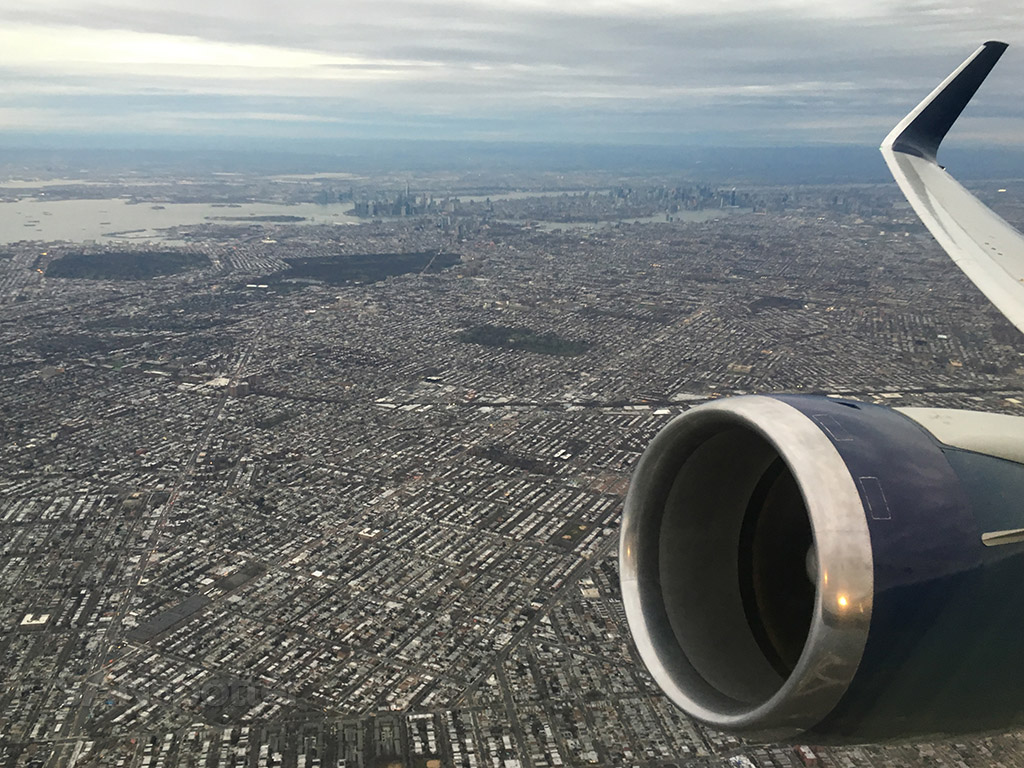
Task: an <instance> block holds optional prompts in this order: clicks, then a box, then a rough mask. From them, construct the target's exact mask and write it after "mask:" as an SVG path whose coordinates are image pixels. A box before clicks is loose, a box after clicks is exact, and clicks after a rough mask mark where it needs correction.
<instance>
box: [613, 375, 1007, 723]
mask: <svg viewBox="0 0 1024 768" xmlns="http://www.w3.org/2000/svg"><path fill="white" fill-rule="evenodd" d="M619 559H620V563H619V565H620V577H621V584H622V593H623V601H624V604H625V609H626V616H627V619H628V622H629V627H630V630H631V632H632V634H633V638H634V640H635V643H636V647H637V649H638V651H639V653H640V656H641V658H642V660H643V662H644V664H645V665H646V667H647V669H648V670H649V671H650V673H651V675H652V676H653V677H654V680H655V681H656V682H657V683H658V685H659V686H660V687H661V688H662V689H663V690H664V691H665V693H666V694H667V695H668V696H669V698H670V699H671V700H672V701H673V702H674V703H675V704H676V705H678V706H679V707H680V708H682V709H683V710H685V711H686V712H687V713H689V714H690V715H692V716H693V717H695V718H697V719H699V720H701V721H703V722H705V723H707V724H709V725H711V726H713V727H715V728H719V729H722V730H730V731H736V732H740V733H742V734H746V735H749V736H752V737H754V738H759V739H765V740H777V739H787V738H794V737H796V736H797V735H799V734H804V733H805V732H807V731H810V732H811V734H813V735H816V736H817V737H818V738H819V739H820V740H822V741H829V740H832V741H844V740H867V739H871V740H875V739H885V738H903V737H910V736H917V735H922V736H923V735H929V734H936V733H941V732H963V731H975V730H985V729H992V728H999V727H1005V726H1007V725H1010V724H1012V723H1014V722H1020V721H1021V720H1022V719H1024V718H1022V714H1024V654H1022V651H1024V418H1019V417H1014V416H1003V415H998V414H990V413H975V412H970V411H954V410H946V409H928V408H911V409H890V408H885V407H882V406H876V405H870V404H867V403H862V402H855V401H852V400H846V399H837V398H831V397H819V396H801V395H777V396H760V395H759V396H744V397H736V398H727V399H723V400H717V401H712V402H709V403H706V404H704V405H701V406H698V407H696V408H693V409H691V410H689V411H687V412H686V413H684V414H682V415H681V416H679V417H677V418H676V419H674V420H673V421H671V422H670V423H669V424H668V425H667V426H665V427H664V429H662V431H661V432H660V433H659V434H658V435H657V436H656V437H655V438H654V440H653V441H652V442H651V444H650V446H649V447H648V448H647V450H646V451H645V453H644V454H643V456H642V457H641V459H640V461H639V463H638V465H637V467H636V469H635V472H634V475H633V479H632V484H631V487H630V490H629V493H628V495H627V498H626V505H625V511H624V514H623V520H622V531H621V539H620V552H619ZM804 738H807V736H804Z"/></svg>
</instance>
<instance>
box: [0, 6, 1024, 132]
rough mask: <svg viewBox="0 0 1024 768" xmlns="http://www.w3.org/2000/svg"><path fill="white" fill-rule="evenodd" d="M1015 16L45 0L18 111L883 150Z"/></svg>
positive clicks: (10, 98) (874, 10)
mask: <svg viewBox="0 0 1024 768" xmlns="http://www.w3.org/2000/svg"><path fill="white" fill-rule="evenodd" d="M1016 13H1017V8H1016V7H1015V6H1014V5H1013V4H1011V3H1008V2H1001V1H1000V0H979V2H975V3H973V4H971V5H970V6H965V5H963V4H962V3H958V2H953V1H952V0H949V1H947V0H888V1H887V2H882V1H881V0H878V1H875V0H854V1H852V2H844V3H822V2H820V0H816V1H815V2H810V1H809V0H759V1H758V2H754V1H753V0H716V2H707V1H705V0H700V1H699V2H698V1H695V0H685V1H684V0H628V1H627V0H564V1H563V2H559V3H557V4H554V3H550V2H547V0H543V1H541V0H501V1H500V2H499V1H498V0H475V1H470V0H433V1H431V2H423V1H422V0H393V2H388V3H384V4H364V5H361V6H359V7H358V8H353V7H352V6H351V5H346V4H341V3H337V2H325V1H323V0H293V1H292V2H290V3H289V4H288V6H287V10H282V7H281V5H280V3H278V2H277V1H276V0H274V1H273V2H271V1H270V0H248V1H247V2H243V1H242V0H224V1H223V2H217V3H210V2H208V1H206V0H204V1H203V2H199V0H179V1H178V2H176V3H175V4H174V6H173V7H172V6H167V7H164V8H155V7H154V6H153V5H152V4H151V3H149V2H148V0H146V1H145V2H143V0H107V2H105V3H97V2H94V1H91V0H90V1H88V2H87V1H86V0H40V1H39V2H35V3H32V4H19V5H18V6H17V7H12V8H8V9H0V69H2V71H3V74H4V78H3V80H2V81H0V105H3V106H5V107H7V108H18V107H22V108H25V109H28V108H32V109H41V108H45V109H47V110H50V111H51V112H53V113H61V114H64V115H71V114H74V115H75V117H76V119H78V120H80V121H83V125H84V124H87V123H89V122H90V121H92V122H93V123H94V124H95V125H100V124H106V123H107V122H108V121H109V118H111V117H112V116H116V115H118V114H122V115H124V114H129V113H130V114H132V115H133V119H134V120H137V121H139V122H138V123H137V124H138V127H139V129H140V130H145V129H146V128H147V126H146V124H145V123H146V120H147V119H148V118H147V116H146V114H144V113H138V112H136V111H134V108H133V107H132V106H131V103H132V102H133V101H137V100H138V98H139V97H142V96H144V97H146V99H147V100H148V101H147V103H149V104H151V105H152V114H153V115H155V114H157V113H159V114H160V115H161V117H160V125H161V126H163V127H164V128H166V127H167V126H168V125H171V126H172V128H173V123H174V118H173V115H174V113H175V110H181V112H180V114H181V115H182V117H181V120H180V124H181V128H182V130H194V127H195V126H194V121H189V120H188V119H186V117H185V115H186V114H204V115H210V116H211V117H210V118H209V119H208V120H205V121H204V124H205V125H208V126H209V128H210V130H220V131H227V130H230V129H231V128H232V126H234V127H235V128H237V126H238V125H239V124H240V123H241V122H249V123H252V125H253V127H254V129H258V128H259V126H265V125H266V124H267V123H268V122H270V123H275V124H280V123H288V122H296V121H288V120H286V119H285V118H282V119H281V120H280V121H263V120H256V119H255V118H254V117H252V116H253V115H257V114H258V115H268V114H271V113H279V114H281V115H307V116H317V115H319V116H321V117H322V119H323V122H324V123H325V124H330V123H332V121H333V120H334V118H336V117H337V116H338V115H339V114H340V113H349V114H358V115H360V116H361V117H360V120H361V121H362V120H364V119H365V120H369V121H372V120H373V116H374V115H379V116H380V119H382V120H385V119H386V120H388V121H391V123H389V124H392V125H393V124H394V122H395V121H399V122H400V121H401V120H402V119H404V120H405V122H406V123H407V125H408V133H409V135H410V136H414V135H421V133H420V132H421V131H422V130H423V129H424V126H428V125H430V126H434V127H433V128H431V130H443V131H444V135H445V136H449V137H458V136H459V135H460V133H459V130H460V129H459V127H458V126H459V123H460V120H462V121H463V122H464V124H465V125H466V126H472V125H475V124H476V123H475V118H477V117H479V115H480V114H481V113H486V114H487V115H488V118H489V120H492V121H497V122H496V124H495V125H491V126H489V127H488V130H494V131H497V132H498V133H500V134H501V135H509V136H518V137H520V138H521V139H525V140H571V139H572V138H573V136H574V135H583V134H586V135H587V136H589V137H593V136H594V135H595V134H596V133H598V132H597V131H595V130H594V126H593V125H592V121H595V120H596V121H598V124H599V125H603V126H604V127H605V129H606V133H605V135H604V140H605V141H608V142H612V143H614V142H622V141H627V140H628V141H634V140H642V141H652V142H657V143H661V142H665V141H671V140H673V139H674V137H678V136H682V135H686V134H688V133H689V134H695V133H696V132H706V131H713V130H714V126H715V124H716V121H717V124H718V125H720V126H728V127H729V129H728V131H727V132H728V134H729V135H730V136H741V137H742V136H743V135H745V136H746V140H749V141H751V142H754V141H757V140H761V141H764V142H767V143H780V142H785V141H787V140H789V139H790V138H792V137H801V138H803V137H806V136H807V135H809V134H810V133H811V132H810V131H808V130H803V129H801V128H800V126H801V125H811V124H821V123H825V124H828V125H831V126H837V128H836V129H835V130H834V131H833V132H832V134H831V138H832V139H833V140H837V141H838V140H854V141H866V140H868V139H869V138H870V137H876V138H877V136H876V134H877V135H878V136H880V135H884V131H885V130H886V129H887V127H888V126H889V125H890V124H891V123H892V122H893V121H894V120H895V119H896V118H898V117H899V116H900V115H901V114H902V113H903V112H904V111H906V110H907V109H909V108H910V107H911V106H912V105H913V104H914V103H916V101H917V100H919V99H920V98H921V97H922V96H923V95H924V94H926V93H927V92H928V90H930V88H931V87H932V86H933V85H934V84H935V83H936V82H938V80H939V79H940V78H941V77H942V76H944V75H945V74H947V73H948V72H949V71H950V70H952V68H953V67H954V66H956V64H958V63H959V62H960V61H961V60H962V59H963V58H964V57H965V56H966V55H967V54H968V53H969V52H970V51H971V50H973V48H974V47H975V46H976V45H977V44H979V43H980V42H982V41H983V40H985V39H988V38H990V37H993V36H995V35H994V33H993V30H995V31H997V32H998V31H1000V30H1005V29H1007V28H1015V26H1016V23H1017V20H1016V18H1015V16H1016ZM1015 53H1016V51H1015V49H1013V48H1011V50H1010V53H1009V54H1008V55H1007V57H1006V58H1005V60H1004V62H1003V63H1001V64H1000V66H999V68H997V70H996V72H995V74H994V75H993V76H992V78H990V80H991V82H990V83H988V84H986V86H985V89H984V91H983V97H979V101H982V98H983V99H984V101H983V103H982V106H981V108H983V109H989V110H996V111H999V110H1002V113H1001V114H1002V117H1004V118H1005V119H1006V120H1013V119H1019V114H1018V112H1019V109H1018V108H1017V107H1016V105H1017V104H1019V103H1020V102H1021V99H1020V92H1019V86H1018V85H1017V84H1018V83H1019V82H1022V81H1024V53H1022V54H1021V55H1020V56H1015ZM85 95H92V96H95V97H96V98H95V103H94V106H95V109H93V110H92V111H90V109H89V105H88V103H87V102H85V101H83V99H82V98H80V97H82V96H85ZM75 97H79V98H75ZM161 98H162V99H163V100H164V102H163V106H162V107H161V105H160V101H161ZM211 98H213V99H219V100H220V101H221V102H222V103H223V104H224V109H225V112H224V119H223V121H221V124H220V125H219V126H218V121H217V120H216V117H215V116H216V109H212V108H211V107H210V104H209V103H208V102H209V100H210V99H211ZM242 101H244V107H243V108H241V109H239V108H238V105H239V104H240V103H241V102H242ZM973 109H975V105H972V110H973ZM229 110H233V111H232V112H231V116H230V117H229V116H228V111H229ZM969 114H970V113H969ZM438 116H442V117H443V118H444V120H443V121H442V123H443V129H439V128H437V125H438V122H437V120H435V119H434V118H436V117H438ZM630 116H632V118H633V119H634V121H635V122H634V123H633V124H629V117H630ZM854 117H856V118H857V119H851V118H854ZM153 120H154V124H155V118H153ZM673 121H674V122H673ZM49 124H50V125H52V123H49ZM359 124H360V125H362V124H363V123H362V122H360V123H359ZM46 125H47V124H45V123H42V122H41V123H40V125H39V126H38V127H39V129H40V130H46ZM673 125H674V126H675V128H673ZM844 125H845V126H847V128H846V130H843V126H844ZM695 126H699V128H695ZM741 127H742V128H741ZM344 128H345V126H344V125H343V124H335V130H344ZM979 128H980V127H979ZM275 130H276V127H275ZM744 131H745V134H744ZM1022 133H1024V132H1022ZM1007 135H1008V131H1007V127H1006V124H1005V123H1004V124H1003V126H1002V127H1001V128H1000V130H999V136H1000V137H1002V138H1004V139H1005V137H1006V136H1007ZM599 138H600V137H599ZM871 140H874V139H871Z"/></svg>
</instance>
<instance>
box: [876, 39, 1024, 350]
mask: <svg viewBox="0 0 1024 768" xmlns="http://www.w3.org/2000/svg"><path fill="white" fill-rule="evenodd" d="M1006 47H1007V46H1006V43H999V42H988V43H985V44H984V45H983V46H981V47H980V48H979V49H978V50H976V51H975V52H974V53H973V54H971V56H970V57H969V58H968V59H967V61H965V62H964V63H963V64H961V65H960V66H959V67H958V68H957V69H956V70H955V71H954V72H953V73H952V74H951V75H950V76H949V77H947V78H946V79H945V80H943V81H942V83H941V84H940V85H939V87H938V88H936V89H935V90H934V91H932V93H931V94H930V95H929V96H928V97H927V98H926V99H925V100H924V101H922V102H921V103H920V104H918V105H917V107H915V108H914V109H913V111H911V112H910V114H908V115H907V116H906V117H905V118H903V120H901V121H900V123H899V124H898V125H897V126H896V127H895V128H893V129H892V132H890V133H889V135H888V136H886V137H885V141H883V142H882V146H881V150H882V156H883V157H884V158H885V162H886V164H887V165H888V166H889V170H890V171H891V172H892V175H893V177H894V178H895V179H896V183H897V184H899V186H900V189H901V190H902V191H903V194H904V195H905V196H906V198H907V200H908V201H909V202H910V204H911V206H913V208H914V211H915V212H916V213H917V215H918V216H919V217H920V219H921V221H923V222H924V224H925V226H926V227H928V230H929V231H930V232H931V233H932V235H934V237H935V239H936V240H938V242H939V245H941V246H942V247H943V249H945V251H946V253H948V254H949V256H950V258H952V259H953V261H954V262H956V264H957V266H958V267H960V269H962V270H963V272H964V274H966V275H967V277H969V278H970V279H971V281H972V282H973V283H974V284H975V285H976V286H978V288H979V289H980V290H981V291H982V293H984V294H985V296H987V297H988V299H989V300H990V301H991V302H992V303H993V304H995V306H996V308H998V309H999V311H1000V312H1002V313H1003V315H1005V316H1006V318H1007V319H1008V320H1009V321H1010V322H1011V323H1013V324H1014V325H1015V326H1017V328H1018V329H1019V330H1021V331H1024V235H1021V233H1020V232H1018V231H1017V230H1016V229H1014V228H1013V227H1011V226H1010V225H1009V224H1007V223H1006V221H1004V220H1003V219H1002V218H1000V217H999V216H998V215H997V214H996V213H995V212H993V211H992V210H991V209H989V208H988V207H986V206H985V205H984V204H983V203H982V202H981V201H980V200H978V199H977V198H976V197H975V196H974V195H972V194H971V193H970V192H968V191H967V190H966V189H964V188H963V187H962V186H961V185H960V183H959V182H957V180H956V179H954V178H953V177H952V176H950V175H949V173H947V172H946V169H945V168H943V167H942V166H941V165H939V164H938V162H937V161H936V159H935V155H936V152H937V151H938V148H939V144H940V143H941V142H942V139H943V138H944V137H945V135H946V133H947V132H948V131H949V129H950V127H951V126H952V125H953V123H954V122H956V119H957V118H958V117H959V116H960V113H961V112H962V111H963V109H964V107H965V106H967V102H969V101H970V100H971V98H972V97H973V96H974V94H975V92H976V91H977V90H978V87H979V86H980V85H981V83H982V81H983V80H984V79H985V77H986V76H988V73H989V72H990V71H991V70H992V67H994V66H995V64H996V62H997V61H998V60H999V57H1000V56H1002V54H1003V51H1005V50H1006Z"/></svg>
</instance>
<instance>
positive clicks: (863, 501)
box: [619, 43, 1024, 744]
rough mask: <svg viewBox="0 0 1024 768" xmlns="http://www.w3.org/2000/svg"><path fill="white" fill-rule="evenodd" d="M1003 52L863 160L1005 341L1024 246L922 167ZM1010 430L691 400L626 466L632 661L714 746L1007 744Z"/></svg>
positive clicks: (1013, 523)
mask: <svg viewBox="0 0 1024 768" xmlns="http://www.w3.org/2000/svg"><path fill="white" fill-rule="evenodd" d="M1005 48H1006V46H1005V45H1004V44H1003V43H986V44H985V45H983V46H982V47H981V48H979V49H978V50H977V51H976V52H975V53H974V54H973V55H972V56H971V57H970V58H969V59H968V60H967V61H966V62H964V63H963V64H962V65H961V66H960V68H959V69H957V70H956V71H955V72H954V73H953V74H952V75H950V76H949V77H948V78H946V80H945V81H944V82H943V83H942V84H941V85H940V86H939V87H938V88H937V89H936V90H935V91H934V92H933V93H932V94H931V95H930V96H929V97H928V98H927V99H925V100H924V101H923V102H921V104H920V105H919V106H918V107H917V108H916V109H915V110H914V111H912V112H911V113H910V114H909V115H907V117H906V118H904V119H903V121H901V122H900V124H899V125H898V126H897V127H896V128H895V129H894V130H893V131H892V133H891V134H890V135H889V136H888V138H886V140H885V142H884V143H883V144H882V153H883V155H885V159H886V161H887V163H888V164H889V168H890V169H891V170H892V173H893V175H894V176H895V177H896V181H897V182H898V183H899V185H900V187H901V188H902V190H903V193H904V194H905V195H906V196H907V199H908V200H909V201H910V203H911V204H912V205H913V207H914V209H915V210H916V211H917V214H918V215H919V216H920V217H921V219H922V220H923V221H924V223H925V224H926V225H927V226H928V229H929V230H931V232H932V234H933V235H935V237H936V239H938V241H939V242H940V243H941V244H942V246H943V248H945V249H946V251H947V252H948V253H949V255H950V256H951V257H952V258H953V260H954V261H955V262H956V263H957V264H958V265H959V266H960V268H961V269H963V271H964V272H965V273H966V274H967V275H968V276H969V277H970V278H971V280H973V281H974V283H975V284H976V285H977V286H978V287H979V288H980V289H981V290H982V291H983V292H984V293H985V295H986V296H988V297H989V298H990V299H991V300H992V302H993V303H994V304H995V305H996V306H997V307H998V308H999V309H1000V310H1001V311H1002V312H1003V313H1004V314H1005V315H1006V316H1007V317H1008V318H1009V319H1010V320H1011V321H1012V322H1013V323H1014V324H1015V325H1016V326H1017V327H1018V328H1020V329H1021V330H1024V283H1022V279H1024V237H1022V236H1021V234H1020V233H1018V232H1017V231H1015V230H1014V229H1013V228H1012V227H1011V226H1010V225H1008V224H1007V223H1006V222H1005V221H1003V220H1002V219H1001V218H999V216H997V215H996V214H995V213H993V212H992V211H990V210H989V209H988V208H986V207H985V206H984V205H982V204H981V203H980V202H979V201H978V200H977V199H975V198H974V196H972V195H971V194H970V193H969V192H968V191H967V190H965V189H964V188H963V187H961V186H960V185H959V184H958V183H957V182H956V181H955V180H954V179H953V178H952V177H951V176H950V175H949V174H947V173H946V171H945V169H944V168H942V167H941V166H940V165H939V164H938V163H937V162H936V160H935V153H936V151H937V150H938V148H939V144H940V143H941V142H942V140H943V138H944V137H945V135H946V133H947V132H948V131H949V129H950V127H951V126H952V125H953V123H954V122H955V121H956V119H957V118H958V117H959V116H960V113H961V112H962V111H963V108H964V107H965V106H966V104H967V102H968V101H970V99H971V97H972V96H973V95H974V93H975V91H977V89H978V87H979V86H980V85H981V82H982V81H983V80H984V79H985V77H986V76H987V75H988V73H989V71H990V70H991V69H992V66H993V65H994V64H995V63H996V60H997V59H998V58H999V56H1000V55H1001V54H1002V52H1003V50H1004V49H1005ZM1021 498H1024V417H1020V416H1008V415H1004V414H989V413H975V412H972V411H963V410H951V409H929V408H911V409H898V410H897V409H892V408H886V407H883V406H879V405H871V404H869V403H864V402H858V401H855V400H848V399H845V398H839V397H832V396H829V397H825V396H821V395H785V394H778V393H772V394H762V395H744V396H741V397H730V398H722V399H717V400H712V401H710V402H707V403H704V404H702V405H698V406H696V407H694V408H690V409H689V410H687V411H685V412H684V413H682V414H680V415H679V416H677V417H676V418H675V419H673V420H672V421H670V422H669V423H668V424H666V425H665V426H664V427H663V428H662V429H661V431H660V432H659V433H658V434H657V435H656V436H655V437H654V439H653V440H652V441H651V443H650V445H649V446H648V447H647V449H646V450H645V451H644V453H643V455H642V456H641V457H640V460H639V462H637V465H636V468H635V469H634V471H633V476H632V480H631V481H630V486H629V492H628V494H627V496H626V501H625V505H624V509H623V513H622V530H621V534H620V538H619V580H620V582H619V583H620V586H621V588H622V602H623V608H624V610H625V614H626V620H627V622H628V623H629V629H630V632H631V633H632V635H633V639H634V641H635V646H636V650H637V653H638V654H639V655H640V658H641V660H642V661H643V663H644V665H645V666H646V667H647V670H648V671H649V672H650V674H651V677H652V678H653V679H654V680H655V682H656V683H657V684H658V685H659V686H660V687H661V689H662V690H663V691H664V692H665V694H666V695H667V696H668V698H669V699H670V700H671V701H672V702H673V703H675V704H676V705H677V706H678V707H680V708H681V709H682V710H684V711H685V712H687V713H688V714H689V715H691V716H692V717H694V718H696V719H698V720H701V721H703V722H704V723H707V724H708V725H710V726H711V727H713V728H715V729H719V730H728V731H735V732H738V733H742V734H745V735H748V736H753V737H755V738H758V739H763V740H769V741H774V740H777V739H780V738H784V739H797V738H799V739H801V740H804V741H805V743H806V742H808V741H809V742H810V743H820V742H821V741H822V740H824V741H840V742H842V741H847V742H850V743H855V744H856V743H864V742H865V741H876V740H879V739H882V740H888V739H898V740H904V739H908V738H917V737H927V736H930V735H935V734H943V737H944V738H948V735H949V734H953V733H963V732H982V731H991V730H993V729H1000V728H1009V727H1017V728H1019V727H1020V726H1021V724H1024V664H1022V663H1021V659H1022V658H1024V589H1021V585H1022V584H1024V507H1022V506H1021V504H1020V503H1019V499H1021Z"/></svg>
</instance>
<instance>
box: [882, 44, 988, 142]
mask: <svg viewBox="0 0 1024 768" xmlns="http://www.w3.org/2000/svg"><path fill="white" fill-rule="evenodd" d="M1006 48H1007V44H1006V43H1001V42H998V41H996V40H990V41H989V42H987V43H985V44H984V45H982V46H981V47H980V48H978V50H976V51H975V52H974V53H972V54H971V55H970V57H968V59H967V60H966V61H965V62H964V63H963V64H961V65H960V66H959V67H957V68H956V70H954V71H953V73H952V74H951V75H950V76H949V77H947V78H946V79H945V80H943V81H942V82H941V83H940V84H939V86H938V87H937V88H936V89H935V90H934V91H932V92H931V93H930V94H929V95H928V97H927V98H926V99H925V100H924V101H922V102H921V103H920V104H918V105H917V106H916V107H914V109H913V110H911V112H910V114H908V115H907V116H906V117H905V118H903V119H902V120H901V121H900V122H899V124H898V125H897V126H896V127H895V128H893V129H892V131H890V133H889V135H888V136H886V137H885V141H883V142H882V148H883V149H886V148H888V149H891V150H892V151H893V152H905V153H906V154H909V155H917V156H918V157H922V158H924V159H925V160H931V161H932V162H934V161H935V155H936V152H938V149H939V144H941V143H942V140H943V139H944V138H945V137H946V134H947V133H948V132H949V129H950V128H951V127H952V126H953V123H955V122H956V120H957V118H958V117H960V113H961V112H963V111H964V107H966V106H967V102H969V101H970V100H971V99H972V98H973V97H974V94H975V93H976V92H977V90H978V88H979V87H980V86H981V84H982V82H983V81H984V80H985V78H986V77H988V73H989V72H991V71H992V68H993V67H994V66H995V65H996V62H997V61H999V57H1000V56H1002V55H1003V51H1005V50H1006Z"/></svg>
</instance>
